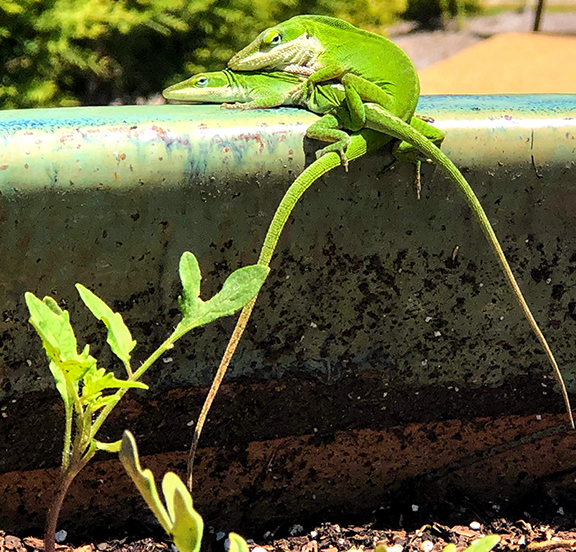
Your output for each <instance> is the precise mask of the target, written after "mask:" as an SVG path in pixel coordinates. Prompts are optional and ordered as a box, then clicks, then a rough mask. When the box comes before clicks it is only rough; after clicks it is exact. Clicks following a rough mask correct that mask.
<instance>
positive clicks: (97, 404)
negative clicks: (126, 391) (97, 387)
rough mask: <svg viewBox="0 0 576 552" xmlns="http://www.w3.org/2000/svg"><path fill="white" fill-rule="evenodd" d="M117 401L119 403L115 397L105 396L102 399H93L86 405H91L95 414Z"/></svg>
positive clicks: (91, 409) (91, 410)
mask: <svg viewBox="0 0 576 552" xmlns="http://www.w3.org/2000/svg"><path fill="white" fill-rule="evenodd" d="M115 401H117V397H116V396H115V395H105V396H100V397H92V398H91V399H90V400H89V401H85V403H88V404H89V406H90V412H92V413H94V412H97V411H98V410H100V409H101V408H104V407H105V406H108V405H109V404H110V403H113V402H115Z"/></svg>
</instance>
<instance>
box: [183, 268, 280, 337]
mask: <svg viewBox="0 0 576 552" xmlns="http://www.w3.org/2000/svg"><path fill="white" fill-rule="evenodd" d="M268 272H270V269H269V268H268V267H267V266H263V265H251V266H246V267H243V268H239V269H238V270H236V271H234V272H233V273H232V274H231V275H230V276H229V277H228V278H227V279H226V281H225V282H224V285H223V286H222V289H221V290H220V291H219V292H218V293H217V294H216V295H215V296H214V297H212V299H209V300H208V301H206V302H205V303H204V304H203V305H202V308H201V309H198V310H197V312H196V313H195V314H196V316H195V317H191V316H188V317H184V319H183V320H182V321H181V322H180V324H179V326H180V325H181V326H184V327H185V328H186V330H187V331H189V330H191V329H192V328H196V327H198V326H203V325H204V324H208V323H209V322H212V321H213V320H216V319H218V318H222V317H223V316H229V315H231V314H234V313H235V312H236V311H239V310H240V309H241V308H243V307H245V306H246V304H247V303H248V302H249V301H250V300H251V299H252V298H253V297H254V296H256V295H257V294H258V292H259V291H260V288H261V287H262V284H263V283H264V280H266V277H267V276H268Z"/></svg>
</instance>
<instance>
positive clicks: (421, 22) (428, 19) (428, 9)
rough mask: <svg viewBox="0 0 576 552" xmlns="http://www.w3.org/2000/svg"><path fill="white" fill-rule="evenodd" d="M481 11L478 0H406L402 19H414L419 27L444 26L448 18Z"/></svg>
mask: <svg viewBox="0 0 576 552" xmlns="http://www.w3.org/2000/svg"><path fill="white" fill-rule="evenodd" d="M480 11H481V7H480V2H479V0H408V5H407V6H406V11H405V12H404V13H403V14H402V18H403V19H407V20H409V21H415V22H416V23H418V26H419V27H420V28H421V29H425V30H433V29H442V28H444V26H445V24H446V22H447V21H448V20H449V19H453V18H460V17H462V16H463V15H470V14H474V13H478V12H480Z"/></svg>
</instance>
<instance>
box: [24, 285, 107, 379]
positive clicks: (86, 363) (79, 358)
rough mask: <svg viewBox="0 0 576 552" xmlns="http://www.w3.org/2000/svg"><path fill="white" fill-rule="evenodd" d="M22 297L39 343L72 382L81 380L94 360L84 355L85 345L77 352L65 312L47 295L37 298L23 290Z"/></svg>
mask: <svg viewBox="0 0 576 552" xmlns="http://www.w3.org/2000/svg"><path fill="white" fill-rule="evenodd" d="M25 299H26V305H27V307H28V311H29V312H30V323H31V324H32V326H34V329H35V330H36V332H37V333H38V335H39V336H40V338H41V339H42V346H43V347H44V350H45V351H46V354H47V355H48V357H49V358H51V359H52V360H53V361H54V362H55V363H56V365H57V366H59V367H60V368H61V369H62V370H65V371H66V372H67V374H68V377H70V379H71V380H72V381H73V382H76V381H79V380H80V379H82V377H83V376H84V374H85V373H86V372H87V371H88V370H89V369H90V368H91V367H92V366H93V365H94V364H95V363H96V359H94V358H93V357H91V356H90V355H89V354H88V351H89V348H88V347H85V348H84V350H83V351H82V353H81V354H80V355H79V354H78V350H77V343H76V336H75V335H74V330H73V329H72V325H71V324H70V315H69V314H68V312H67V311H65V310H62V309H61V308H60V307H59V306H58V304H57V303H56V301H54V299H52V298H51V297H45V298H44V301H41V300H40V299H38V298H37V297H36V296H35V295H34V294H33V293H30V292H27V293H26V294H25Z"/></svg>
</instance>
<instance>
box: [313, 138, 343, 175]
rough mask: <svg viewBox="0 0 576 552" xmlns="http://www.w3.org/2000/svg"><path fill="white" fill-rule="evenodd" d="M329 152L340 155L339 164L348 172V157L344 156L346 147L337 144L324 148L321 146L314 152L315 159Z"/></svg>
mask: <svg viewBox="0 0 576 552" xmlns="http://www.w3.org/2000/svg"><path fill="white" fill-rule="evenodd" d="M331 152H334V153H337V154H338V155H339V156H340V164H341V165H342V166H343V167H344V170H345V171H346V172H348V157H346V148H344V147H342V146H339V145H337V144H332V145H330V146H326V147H325V148H322V149H321V150H319V151H317V152H316V159H320V157H322V156H323V155H326V154H327V153H331Z"/></svg>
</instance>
